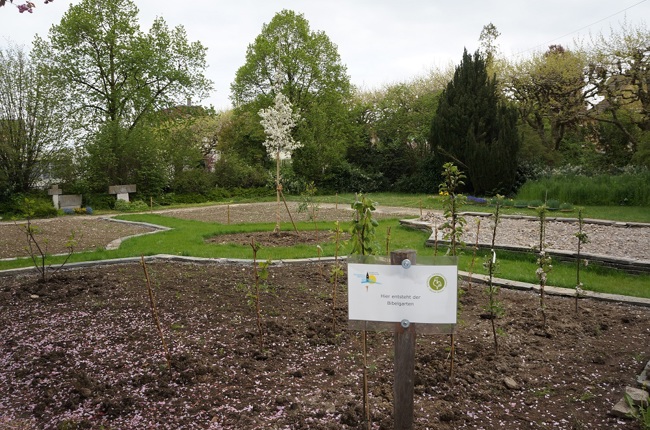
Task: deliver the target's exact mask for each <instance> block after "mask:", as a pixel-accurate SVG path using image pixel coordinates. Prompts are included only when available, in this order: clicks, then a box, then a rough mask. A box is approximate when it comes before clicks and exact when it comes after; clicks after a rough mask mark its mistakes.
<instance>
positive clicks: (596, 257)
mask: <svg viewBox="0 0 650 430" xmlns="http://www.w3.org/2000/svg"><path fill="white" fill-rule="evenodd" d="M478 214H482V215H478ZM464 215H467V216H489V214H486V213H482V212H465V213H464ZM509 218H510V219H523V218H524V217H523V216H517V215H515V216H512V215H511V216H509ZM526 218H527V219H531V220H532V219H535V218H533V217H526ZM560 219H561V218H556V219H554V221H558V220H560ZM568 219H570V218H568ZM575 221H576V222H577V220H575ZM400 224H401V225H403V226H407V227H411V228H414V229H417V230H422V231H426V232H427V233H430V234H431V235H432V236H433V231H432V229H431V224H429V223H428V222H426V221H419V220H410V219H404V220H400ZM594 224H601V225H609V226H615V227H632V226H631V225H629V223H616V222H609V221H603V222H600V223H594ZM634 224H635V225H634V226H633V227H650V224H642V223H634ZM436 242H437V243H439V244H442V245H444V244H447V243H449V241H446V240H442V239H438V240H437V241H436V240H435V239H432V238H431V237H429V239H427V241H426V244H427V245H428V246H434V244H435V243H436ZM478 247H479V248H481V249H490V245H489V244H486V243H479V244H478ZM496 248H497V249H503V250H506V251H512V252H520V253H530V252H531V251H530V248H527V247H524V246H516V245H497V247H496ZM545 251H546V252H547V253H548V254H550V255H551V256H553V257H555V258H557V259H558V260H560V261H575V260H576V258H578V253H577V252H575V251H566V250H563V249H552V248H548V249H546V250H545ZM580 258H581V259H585V260H590V261H595V262H598V263H600V264H601V265H603V266H606V267H613V268H616V269H620V270H624V271H625V272H628V273H633V274H639V273H650V260H637V259H630V258H622V257H611V256H609V255H603V254H589V253H584V252H581V253H580Z"/></svg>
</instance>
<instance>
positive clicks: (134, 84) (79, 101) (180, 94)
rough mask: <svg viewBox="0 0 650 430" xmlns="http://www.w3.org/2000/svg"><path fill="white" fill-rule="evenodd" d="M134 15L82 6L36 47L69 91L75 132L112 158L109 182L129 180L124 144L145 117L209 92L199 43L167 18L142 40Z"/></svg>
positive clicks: (121, 6) (88, 1)
mask: <svg viewBox="0 0 650 430" xmlns="http://www.w3.org/2000/svg"><path fill="white" fill-rule="evenodd" d="M137 16H138V8H137V7H136V6H135V4H134V3H133V2H132V1H131V0H101V1H100V0H82V1H81V2H80V3H78V4H75V5H71V6H70V8H69V9H68V11H67V12H66V14H65V15H64V16H63V18H62V20H61V22H60V23H59V24H58V25H54V26H52V28H51V29H50V32H49V41H46V40H43V39H41V38H36V40H35V43H34V53H35V56H36V58H38V60H39V62H40V63H41V65H42V66H43V67H44V69H45V70H47V71H48V74H49V75H50V76H51V77H52V79H53V81H54V82H55V83H56V84H57V85H58V86H59V87H60V88H64V89H65V92H66V94H67V97H66V99H65V103H66V105H67V106H68V110H69V115H70V119H71V121H70V123H71V125H72V126H73V127H75V128H77V129H83V130H84V131H85V132H90V135H91V136H93V135H96V136H101V141H102V142H103V143H104V144H103V147H102V150H101V151H100V153H103V154H104V158H105V159H106V160H108V159H111V157H112V158H113V160H112V161H114V163H113V166H114V167H112V168H111V169H109V171H108V177H107V178H106V180H108V181H118V182H122V181H126V180H129V176H130V171H129V168H128V167H127V166H128V163H127V160H126V157H127V155H126V154H127V153H126V152H125V151H124V149H125V144H126V142H127V141H128V140H129V139H130V137H131V136H130V135H131V133H132V132H133V131H134V130H136V129H137V126H138V125H139V124H140V123H141V122H142V120H143V118H144V117H145V116H146V115H147V114H150V113H152V112H155V111H156V110H161V109H164V108H167V107H170V106H172V105H174V104H180V103H181V100H182V101H183V102H184V101H185V99H186V98H188V97H197V98H203V97H205V95H206V93H207V91H208V90H209V89H210V88H211V83H210V82H209V81H208V80H207V79H206V78H205V77H204V75H203V72H204V69H205V67H206V62H205V54H206V48H205V47H203V45H201V43H200V42H189V41H188V40H187V35H186V33H185V29H184V28H183V27H182V26H177V27H175V28H174V29H169V28H168V26H167V24H166V23H165V21H164V20H163V19H162V18H156V20H155V21H154V22H153V24H152V26H151V29H150V30H149V32H148V33H144V32H142V31H141V30H140V27H139V24H138V20H137ZM100 131H101V133H99V132H100ZM137 140H138V141H141V139H137ZM132 143H133V142H132ZM100 164H103V163H100ZM102 173H105V172H102Z"/></svg>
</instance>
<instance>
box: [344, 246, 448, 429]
mask: <svg viewBox="0 0 650 430" xmlns="http://www.w3.org/2000/svg"><path fill="white" fill-rule="evenodd" d="M416 256H417V255H416V252H415V251H414V250H410V249H407V250H399V251H393V252H391V254H390V259H388V258H386V257H378V256H350V257H349V258H348V327H349V328H351V329H353V330H392V331H393V332H394V339H395V360H394V365H395V371H394V376H395V380H394V381H393V418H394V428H395V430H412V429H413V426H414V421H415V420H414V414H413V409H414V401H413V397H414V395H413V394H414V393H413V388H414V385H415V334H416V327H415V326H416V325H417V330H418V332H420V333H421V334H451V333H454V331H455V327H456V312H457V309H458V284H457V281H458V260H457V259H456V257H452V258H450V257H435V258H430V257H429V258H427V257H423V258H421V260H422V261H420V263H423V264H420V265H416V264H415V263H416ZM429 260H431V261H430V262H429Z"/></svg>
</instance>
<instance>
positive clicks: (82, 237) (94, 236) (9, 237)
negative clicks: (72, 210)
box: [0, 215, 154, 258]
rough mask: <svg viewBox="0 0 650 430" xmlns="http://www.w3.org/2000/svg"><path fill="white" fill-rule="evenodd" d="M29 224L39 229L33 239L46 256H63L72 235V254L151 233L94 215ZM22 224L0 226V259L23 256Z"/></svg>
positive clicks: (23, 223)
mask: <svg viewBox="0 0 650 430" xmlns="http://www.w3.org/2000/svg"><path fill="white" fill-rule="evenodd" d="M32 224H33V225H34V226H35V227H37V228H38V229H39V231H40V232H39V233H38V234H37V235H36V236H37V240H38V241H39V243H40V244H41V245H44V246H45V248H46V249H44V252H46V253H50V254H64V253H67V251H68V250H67V249H66V242H67V241H68V239H69V238H70V235H71V234H72V233H74V240H75V241H76V244H75V246H74V250H75V252H79V251H93V250H95V249H98V248H99V249H103V248H105V247H106V245H108V244H109V243H111V242H112V241H113V240H115V239H119V238H122V237H126V236H132V235H135V234H142V233H147V232H151V231H154V230H153V229H151V228H148V227H143V226H139V225H133V224H124V223H117V222H111V221H109V220H106V219H103V218H100V217H95V216H78V215H66V216H62V217H58V218H49V219H38V220H34V221H33V222H32ZM25 227H26V224H25V222H18V223H12V222H3V223H0V258H13V257H27V256H29V252H28V250H27V237H26V235H25Z"/></svg>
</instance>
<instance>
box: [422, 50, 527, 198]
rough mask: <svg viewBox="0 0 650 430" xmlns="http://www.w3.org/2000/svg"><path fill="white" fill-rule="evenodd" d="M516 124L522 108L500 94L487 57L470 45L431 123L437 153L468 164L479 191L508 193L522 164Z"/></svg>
mask: <svg viewBox="0 0 650 430" xmlns="http://www.w3.org/2000/svg"><path fill="white" fill-rule="evenodd" d="M516 127H517V113H516V110H515V109H513V108H511V107H509V106H508V105H507V104H506V101H505V100H504V98H503V97H501V95H500V94H499V90H498V86H497V81H496V77H493V78H490V77H489V76H488V73H487V68H486V62H485V60H484V59H483V58H482V57H481V55H480V54H479V52H478V51H476V52H475V53H474V56H473V57H472V56H471V55H469V54H468V53H467V50H465V51H464V52H463V60H462V62H461V63H460V65H459V66H458V67H456V71H455V72H454V78H453V79H452V81H451V82H449V83H448V84H447V88H446V89H445V90H444V91H443V93H442V95H441V97H440V102H439V104H438V108H437V110H436V115H435V117H434V119H433V121H432V124H431V135H430V141H431V143H432V147H433V150H434V153H435V155H436V158H438V159H440V160H444V161H452V162H454V163H456V164H458V165H460V166H462V168H463V170H465V172H466V173H467V178H468V180H469V184H468V185H469V186H471V187H472V188H473V191H474V193H476V194H496V193H499V194H505V193H508V192H509V191H510V190H511V189H512V186H513V184H514V181H515V173H516V170H517V153H518V151H519V136H518V134H517V128H516Z"/></svg>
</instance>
